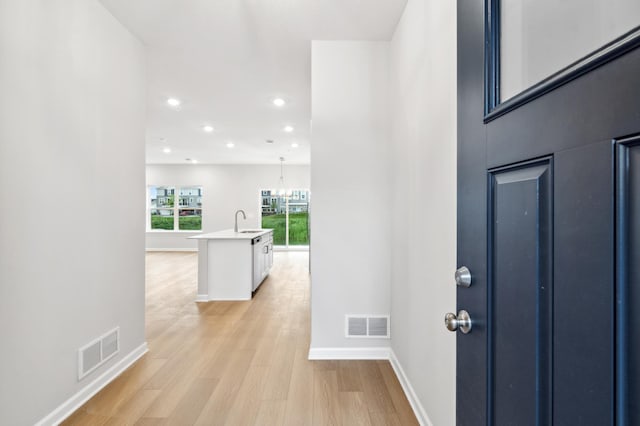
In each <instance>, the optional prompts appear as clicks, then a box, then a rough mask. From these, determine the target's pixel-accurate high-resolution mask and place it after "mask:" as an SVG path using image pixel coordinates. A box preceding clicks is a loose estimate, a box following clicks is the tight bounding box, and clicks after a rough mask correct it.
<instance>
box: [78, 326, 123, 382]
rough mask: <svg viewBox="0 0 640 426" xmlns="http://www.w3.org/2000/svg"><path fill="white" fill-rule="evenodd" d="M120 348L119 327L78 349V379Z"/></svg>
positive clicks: (112, 355) (109, 357)
mask: <svg viewBox="0 0 640 426" xmlns="http://www.w3.org/2000/svg"><path fill="white" fill-rule="evenodd" d="M119 350H120V327H116V328H114V329H113V330H109V331H108V332H106V333H105V334H103V335H102V336H100V337H98V338H97V339H95V340H93V341H91V342H90V343H88V344H86V345H84V346H83V347H81V348H80V349H78V380H82V379H83V378H84V377H85V376H86V375H87V374H89V373H91V372H92V371H94V370H95V369H96V368H98V367H100V366H101V365H102V364H104V363H105V362H107V361H108V360H109V359H111V358H112V357H114V356H115V355H116V354H117V353H118V351H119Z"/></svg>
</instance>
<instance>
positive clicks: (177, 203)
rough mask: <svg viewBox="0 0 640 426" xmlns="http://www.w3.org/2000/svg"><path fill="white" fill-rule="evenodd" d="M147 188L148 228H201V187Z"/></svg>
mask: <svg viewBox="0 0 640 426" xmlns="http://www.w3.org/2000/svg"><path fill="white" fill-rule="evenodd" d="M148 189H149V191H148V202H149V204H148V206H149V208H148V214H147V219H148V229H150V230H165V231H200V230H202V187H200V186H182V187H178V186H150V187H149V188H148ZM176 197H177V200H176Z"/></svg>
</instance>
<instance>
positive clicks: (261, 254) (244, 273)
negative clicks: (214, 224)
mask: <svg viewBox="0 0 640 426" xmlns="http://www.w3.org/2000/svg"><path fill="white" fill-rule="evenodd" d="M239 213H241V214H242V215H243V216H244V217H245V218H246V214H245V212H244V211H243V210H238V211H236V213H235V227H234V229H227V230H223V231H217V232H209V233H206V234H201V235H196V236H193V237H190V238H191V239H194V240H197V241H198V294H197V297H196V301H198V302H208V301H221V300H250V299H251V297H252V295H253V293H254V292H255V291H257V290H258V288H259V287H260V284H262V282H263V281H264V280H265V278H266V277H267V275H269V271H270V270H271V267H272V266H273V229H243V230H240V229H238V214H239Z"/></svg>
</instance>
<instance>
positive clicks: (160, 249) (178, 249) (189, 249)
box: [145, 247, 198, 252]
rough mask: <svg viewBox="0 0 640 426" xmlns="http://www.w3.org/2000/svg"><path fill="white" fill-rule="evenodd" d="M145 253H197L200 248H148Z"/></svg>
mask: <svg viewBox="0 0 640 426" xmlns="http://www.w3.org/2000/svg"><path fill="white" fill-rule="evenodd" d="M145 251H147V252H151V251H185V252H187V251H189V252H197V251H198V247H193V248H191V247H189V248H146V249H145Z"/></svg>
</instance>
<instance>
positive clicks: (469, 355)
mask: <svg viewBox="0 0 640 426" xmlns="http://www.w3.org/2000/svg"><path fill="white" fill-rule="evenodd" d="M463 6H464V7H458V13H457V19H458V28H466V29H468V30H469V31H464V32H459V33H458V54H457V60H458V106H457V107H458V116H459V117H467V118H468V119H466V120H458V170H464V171H465V173H458V188H457V190H458V197H459V200H460V202H458V205H457V217H458V223H457V235H458V240H459V241H464V242H465V243H464V244H458V245H457V248H456V250H457V259H458V264H459V266H462V265H467V266H468V267H469V268H470V269H471V276H472V284H471V287H469V288H465V289H464V290H465V291H458V299H457V306H458V309H466V310H467V311H468V312H469V313H470V315H471V318H472V320H473V321H474V323H473V330H472V331H471V333H469V334H465V335H462V334H460V333H458V335H457V341H456V350H457V352H458V353H464V354H466V356H465V357H457V359H456V369H457V371H458V372H468V374H466V373H465V374H457V377H456V387H457V389H461V390H462V389H464V390H465V391H464V392H465V393H466V394H467V395H466V396H465V397H464V398H462V397H461V398H457V399H456V421H457V423H458V425H469V426H477V425H479V424H486V423H485V419H486V417H485V416H486V406H487V392H486V384H487V380H486V377H487V369H486V366H487V351H486V350H483V348H484V347H485V345H486V339H487V335H486V320H485V317H484V316H483V315H482V313H483V312H484V311H485V310H486V306H487V301H486V296H487V291H486V289H487V287H486V283H487V268H486V264H485V260H486V255H487V252H486V250H487V228H486V222H487V215H486V210H487V196H486V191H487V184H486V180H487V178H486V173H487V169H486V165H485V163H484V162H482V161H478V159H483V158H486V146H487V145H486V130H485V127H486V126H484V125H483V122H482V119H483V115H484V111H483V109H482V105H483V99H482V96H483V75H484V64H483V57H484V53H483V52H484V51H483V46H484V41H483V37H482V34H483V10H484V9H483V7H484V6H483V4H482V2H481V1H475V0H468V1H466V2H465V4H464V5H463ZM456 312H457V310H456ZM479 348H481V349H479ZM467 390H468V391H469V392H470V393H467Z"/></svg>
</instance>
